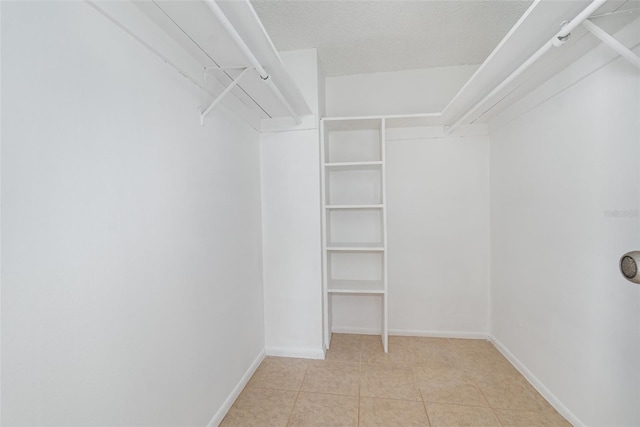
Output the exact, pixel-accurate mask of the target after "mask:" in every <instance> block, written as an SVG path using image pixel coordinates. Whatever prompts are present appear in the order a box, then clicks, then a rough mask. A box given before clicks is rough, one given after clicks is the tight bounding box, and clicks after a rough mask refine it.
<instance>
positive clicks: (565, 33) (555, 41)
mask: <svg viewBox="0 0 640 427" xmlns="http://www.w3.org/2000/svg"><path fill="white" fill-rule="evenodd" d="M606 2H607V0H594V1H593V2H591V3H590V4H589V5H588V6H587V7H586V8H584V10H583V11H582V12H580V13H579V14H578V15H576V17H575V18H573V19H572V20H571V21H569V22H567V23H566V24H565V25H564V26H563V27H562V28H561V29H560V31H558V32H557V33H556V35H554V36H553V37H551V39H550V40H549V41H547V42H546V43H545V44H544V45H542V47H540V49H538V50H537V51H536V52H535V53H534V54H533V55H531V57H529V59H527V60H526V61H525V62H524V63H523V64H522V65H520V66H519V67H518V68H516V70H515V71H514V72H512V73H511V74H509V76H508V77H507V78H506V79H504V80H503V81H502V82H500V84H499V85H498V86H496V87H495V88H494V89H493V90H492V91H491V92H489V93H488V94H487V95H486V96H485V97H484V98H482V99H481V100H480V101H479V102H478V103H476V105H474V106H473V107H471V108H470V109H469V110H467V112H466V113H465V114H464V115H462V117H460V118H459V119H458V120H457V121H456V122H455V123H453V124H452V125H451V126H445V132H446V133H447V134H450V133H451V132H453V131H454V130H455V129H456V128H458V126H460V125H461V124H462V123H464V121H465V120H467V119H468V118H469V116H471V115H472V114H473V113H474V112H475V111H476V110H478V108H480V107H481V106H482V105H484V104H485V103H486V102H487V101H488V100H489V99H491V98H492V97H493V96H494V95H495V94H496V93H498V92H500V91H501V90H502V89H504V88H505V87H506V86H507V85H508V84H510V83H511V82H512V81H513V80H515V79H516V78H517V77H518V76H520V75H521V74H522V73H523V72H524V71H525V70H526V69H528V68H529V67H530V66H531V65H533V64H534V63H535V62H536V61H537V60H538V59H540V57H542V56H543V55H544V54H545V53H547V52H548V51H549V50H550V49H551V48H552V47H560V46H562V45H563V44H564V43H565V42H566V41H567V38H568V37H569V35H570V34H571V31H573V30H574V29H575V28H576V27H578V25H580V24H582V23H583V22H584V21H585V20H586V19H587V18H588V17H590V16H591V15H592V14H593V13H594V12H595V11H596V10H597V9H598V8H600V6H602V5H603V4H605V3H606Z"/></svg>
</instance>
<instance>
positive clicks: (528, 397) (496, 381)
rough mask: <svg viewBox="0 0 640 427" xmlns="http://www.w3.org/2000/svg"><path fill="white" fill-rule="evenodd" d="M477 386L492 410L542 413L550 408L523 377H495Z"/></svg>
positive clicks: (481, 380)
mask: <svg viewBox="0 0 640 427" xmlns="http://www.w3.org/2000/svg"><path fill="white" fill-rule="evenodd" d="M477 384H478V387H480V390H482V393H483V394H484V395H485V397H486V398H487V400H488V401H489V405H491V407H492V408H500V409H516V410H521V411H540V410H543V409H546V408H548V407H549V406H550V405H549V403H548V402H547V401H546V400H544V398H543V397H542V396H541V395H540V394H539V393H538V392H537V391H536V389H534V388H533V387H532V386H531V384H529V383H528V382H527V380H526V379H525V378H524V377H523V376H522V375H495V376H492V377H486V378H481V379H478V380H477Z"/></svg>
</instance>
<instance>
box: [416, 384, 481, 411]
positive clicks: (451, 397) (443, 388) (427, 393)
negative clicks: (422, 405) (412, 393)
mask: <svg viewBox="0 0 640 427" xmlns="http://www.w3.org/2000/svg"><path fill="white" fill-rule="evenodd" d="M419 387H420V393H422V400H424V401H425V402H433V403H454V404H458V405H469V406H489V403H488V402H487V399H485V398H484V395H483V394H482V392H481V391H480V389H479V388H478V387H477V386H476V385H475V384H470V383H462V382H438V383H436V382H427V383H421V384H419Z"/></svg>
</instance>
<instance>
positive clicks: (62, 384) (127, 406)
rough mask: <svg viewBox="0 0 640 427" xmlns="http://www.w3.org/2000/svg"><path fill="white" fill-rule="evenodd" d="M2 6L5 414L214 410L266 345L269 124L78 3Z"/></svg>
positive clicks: (118, 415)
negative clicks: (254, 125) (263, 205)
mask: <svg viewBox="0 0 640 427" xmlns="http://www.w3.org/2000/svg"><path fill="white" fill-rule="evenodd" d="M2 8H3V11H2V12H3V13H2V19H3V20H2V39H3V45H2V55H3V57H2V60H3V61H2V62H3V67H4V68H3V70H2V71H3V80H2V95H3V97H2V110H3V117H2V119H3V122H2V125H3V126H2V150H3V151H2V202H3V203H2V220H3V222H2V249H3V251H2V266H3V270H2V303H3V306H2V350H3V354H2V358H3V360H2V416H3V425H40V424H44V425H96V424H100V425H206V424H207V423H208V422H209V420H210V419H211V417H212V416H213V415H214V414H215V413H216V411H217V410H218V408H219V407H220V406H221V405H222V403H223V402H224V400H225V399H226V398H227V397H228V395H229V393H231V391H232V390H233V388H234V387H235V386H236V385H237V383H238V381H239V380H240V378H241V377H242V375H243V374H244V373H245V371H246V370H247V369H248V368H249V366H250V365H251V363H252V362H253V361H254V359H255V357H256V356H257V355H258V354H259V353H260V351H261V350H262V349H263V348H264V336H263V334H264V330H263V301H262V296H263V293H262V284H261V282H262V271H261V220H260V184H259V179H260V176H259V145H258V135H257V133H256V132H255V131H253V130H252V129H250V128H248V127H247V126H246V125H245V124H244V123H242V122H239V121H237V120H236V119H235V118H234V117H233V116H231V115H229V114H226V113H224V112H223V111H221V110H218V111H216V112H214V113H213V114H212V115H211V116H210V117H209V118H208V119H207V123H206V125H205V126H204V127H201V126H200V123H199V115H198V111H197V108H198V106H199V103H200V102H202V101H205V99H204V98H203V99H198V98H196V97H195V96H194V94H193V92H192V89H193V87H192V85H191V84H190V83H189V82H186V81H185V80H184V79H183V78H182V77H181V76H179V75H178V74H177V73H175V72H174V71H173V70H172V69H171V68H169V67H168V66H167V65H166V64H165V63H164V62H162V61H161V60H158V59H157V58H156V57H155V56H154V55H153V54H151V53H150V52H148V51H147V50H146V49H145V48H143V47H141V46H140V45H138V44H137V43H136V42H135V41H133V39H131V38H130V37H129V36H128V35H126V34H125V33H123V32H122V31H121V30H120V29H119V28H117V27H115V26H114V25H113V24H112V23H111V22H109V21H108V20H106V19H105V18H104V17H103V16H101V15H99V14H98V13H96V11H95V10H94V9H93V8H91V7H90V6H88V5H87V4H86V3H84V2H60V3H53V2H39V3H27V2H15V3H4V2H3V5H2Z"/></svg>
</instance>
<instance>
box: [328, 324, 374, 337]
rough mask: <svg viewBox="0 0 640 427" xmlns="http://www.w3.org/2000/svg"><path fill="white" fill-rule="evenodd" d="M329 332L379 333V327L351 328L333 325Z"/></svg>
mask: <svg viewBox="0 0 640 427" xmlns="http://www.w3.org/2000/svg"><path fill="white" fill-rule="evenodd" d="M331 332H333V333H336V334H358V335H380V329H376V328H353V327H348V326H347V327H342V326H334V327H333V329H332V330H331Z"/></svg>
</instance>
